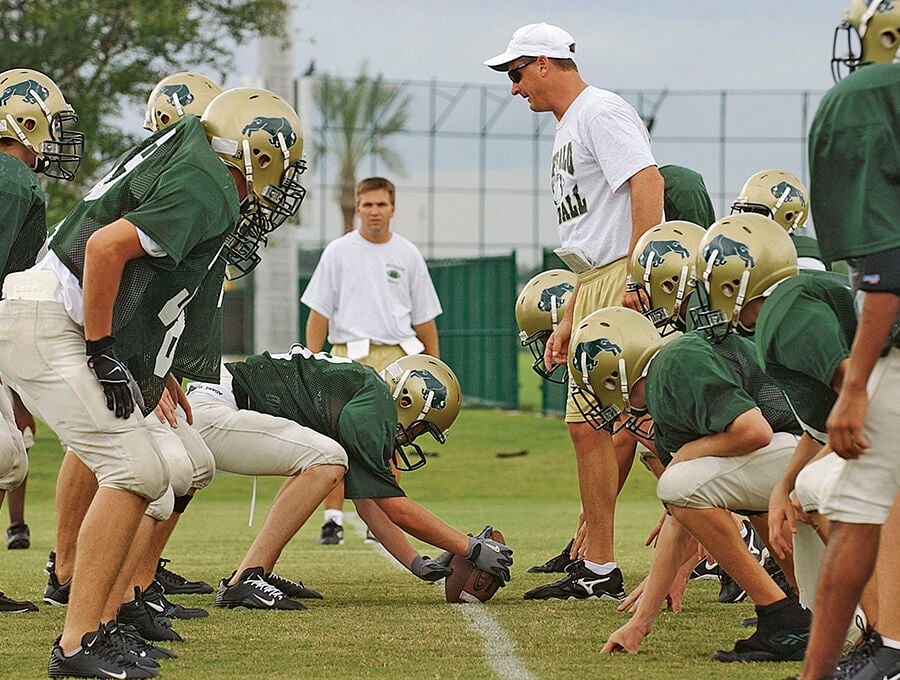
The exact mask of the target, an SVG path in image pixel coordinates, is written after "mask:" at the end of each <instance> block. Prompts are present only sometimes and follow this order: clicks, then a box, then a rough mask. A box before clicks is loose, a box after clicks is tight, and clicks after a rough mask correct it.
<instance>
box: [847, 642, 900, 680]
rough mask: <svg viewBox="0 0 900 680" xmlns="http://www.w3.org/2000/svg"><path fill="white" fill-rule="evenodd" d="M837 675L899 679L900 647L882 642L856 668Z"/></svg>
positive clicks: (853, 679)
mask: <svg viewBox="0 0 900 680" xmlns="http://www.w3.org/2000/svg"><path fill="white" fill-rule="evenodd" d="M876 635H877V633H876ZM837 677H839V678H841V679H842V680H843V679H846V680H898V679H900V649H894V648H893V647H885V646H884V644H883V643H882V644H881V645H879V646H878V647H876V648H874V649H873V650H872V652H871V653H870V654H869V656H867V657H866V658H865V659H861V660H860V664H859V665H858V666H857V667H856V668H854V669H852V670H850V669H848V670H844V671H842V672H841V673H840V674H839V675H838V676H837Z"/></svg>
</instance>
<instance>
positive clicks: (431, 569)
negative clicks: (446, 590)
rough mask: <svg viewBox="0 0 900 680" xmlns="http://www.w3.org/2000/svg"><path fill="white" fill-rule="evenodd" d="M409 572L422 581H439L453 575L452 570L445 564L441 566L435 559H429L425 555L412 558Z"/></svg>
mask: <svg viewBox="0 0 900 680" xmlns="http://www.w3.org/2000/svg"><path fill="white" fill-rule="evenodd" d="M410 571H412V573H414V574H415V575H416V576H418V577H419V578H420V579H422V580H423V581H429V582H434V581H440V580H441V579H442V578H446V577H447V576H450V574H452V573H453V570H452V569H451V568H450V567H449V566H447V565H446V564H442V563H441V561H439V560H438V559H437V558H435V559H431V558H430V557H428V556H427V555H426V556H425V557H423V556H422V555H416V556H415V558H413V561H412V566H411V567H410Z"/></svg>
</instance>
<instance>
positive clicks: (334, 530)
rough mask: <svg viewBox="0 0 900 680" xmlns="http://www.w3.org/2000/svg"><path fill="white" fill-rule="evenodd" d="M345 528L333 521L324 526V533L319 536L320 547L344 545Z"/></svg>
mask: <svg viewBox="0 0 900 680" xmlns="http://www.w3.org/2000/svg"><path fill="white" fill-rule="evenodd" d="M343 544H344V527H342V526H341V525H340V524H338V523H337V522H335V521H334V520H333V519H330V520H328V521H327V522H325V524H323V525H322V533H321V534H320V535H319V545H343Z"/></svg>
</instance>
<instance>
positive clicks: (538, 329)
mask: <svg viewBox="0 0 900 680" xmlns="http://www.w3.org/2000/svg"><path fill="white" fill-rule="evenodd" d="M577 281H578V279H577V277H576V276H575V274H574V273H572V272H570V271H568V270H565V269H550V270H548V271H545V272H541V273H540V274H537V275H536V276H534V277H532V278H531V279H530V280H529V281H528V283H526V284H525V286H524V287H523V288H522V292H521V293H519V297H518V299H517V300H516V323H517V324H518V326H519V343H520V344H521V345H522V346H523V347H527V348H528V349H529V350H530V351H531V356H532V357H533V358H534V362H533V363H532V364H531V368H532V370H533V371H534V372H535V373H537V374H538V375H539V376H541V377H542V378H543V379H544V380H547V381H549V382H552V383H556V384H558V385H564V384H565V383H566V382H567V381H568V378H569V376H568V373H567V370H566V366H565V365H564V364H554V365H553V366H552V367H551V368H550V369H549V370H548V369H547V367H546V366H545V365H544V351H545V350H546V348H547V339H548V338H549V337H550V335H551V334H552V333H553V331H555V330H556V327H557V326H558V325H559V322H560V321H562V319H563V317H564V316H565V314H566V309H567V308H568V305H569V303H570V302H571V300H572V297H573V293H574V291H575V286H576V284H577Z"/></svg>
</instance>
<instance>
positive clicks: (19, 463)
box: [0, 385, 28, 491]
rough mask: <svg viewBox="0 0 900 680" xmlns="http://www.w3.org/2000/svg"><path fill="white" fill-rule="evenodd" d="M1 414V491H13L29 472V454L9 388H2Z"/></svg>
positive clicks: (0, 396) (0, 391)
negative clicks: (14, 411) (17, 425)
mask: <svg viewBox="0 0 900 680" xmlns="http://www.w3.org/2000/svg"><path fill="white" fill-rule="evenodd" d="M4 388H6V385H4ZM0 416H2V418H0V491H13V490H14V489H18V488H19V486H20V485H21V484H22V482H23V481H24V479H25V475H26V474H28V455H27V453H26V449H25V441H24V440H23V439H22V433H21V432H19V428H18V427H16V418H15V416H14V415H13V405H12V402H11V401H10V399H9V396H8V388H7V389H3V390H0Z"/></svg>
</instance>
